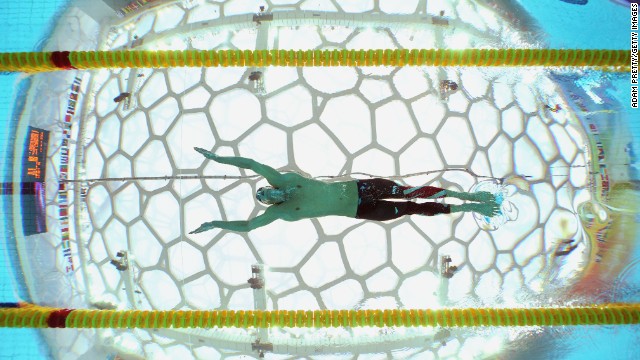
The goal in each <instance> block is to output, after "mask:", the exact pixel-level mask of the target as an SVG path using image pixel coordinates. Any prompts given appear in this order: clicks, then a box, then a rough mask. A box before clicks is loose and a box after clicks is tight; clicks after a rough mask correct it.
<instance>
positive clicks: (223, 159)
mask: <svg viewBox="0 0 640 360" xmlns="http://www.w3.org/2000/svg"><path fill="white" fill-rule="evenodd" d="M194 149H195V150H196V151H197V152H199V153H200V154H202V155H203V156H204V157H206V158H207V159H211V160H213V161H216V162H219V163H221V164H228V165H233V166H237V167H239V168H242V169H249V170H253V171H254V172H255V173H256V174H259V175H262V176H264V177H265V179H267V181H268V182H269V184H271V185H273V186H276V187H278V186H281V185H282V183H283V178H282V174H280V172H278V170H276V169H274V168H272V167H271V166H268V165H265V164H261V163H259V162H257V161H255V160H252V159H249V158H244V157H240V156H218V155H216V154H214V153H212V152H211V151H207V150H205V149H203V148H199V147H194Z"/></svg>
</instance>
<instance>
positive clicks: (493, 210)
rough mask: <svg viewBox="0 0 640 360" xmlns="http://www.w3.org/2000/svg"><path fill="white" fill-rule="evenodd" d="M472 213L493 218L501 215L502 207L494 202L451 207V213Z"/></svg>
mask: <svg viewBox="0 0 640 360" xmlns="http://www.w3.org/2000/svg"><path fill="white" fill-rule="evenodd" d="M461 211H472V212H476V213H479V214H482V215H484V216H488V217H492V216H496V215H499V214H500V206H499V205H498V204H497V203H496V202H494V201H489V202H483V203H469V204H462V205H451V212H452V213H455V212H461Z"/></svg>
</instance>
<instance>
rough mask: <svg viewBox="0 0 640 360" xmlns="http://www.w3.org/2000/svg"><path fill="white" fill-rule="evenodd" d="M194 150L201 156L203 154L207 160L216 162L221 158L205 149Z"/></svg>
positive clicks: (196, 148)
mask: <svg viewBox="0 0 640 360" xmlns="http://www.w3.org/2000/svg"><path fill="white" fill-rule="evenodd" d="M194 149H195V151H197V152H199V153H200V154H202V155H203V156H204V157H206V158H207V159H211V160H216V159H217V158H218V157H219V156H218V155H216V154H214V153H212V152H211V151H208V150H205V149H203V148H199V147H194Z"/></svg>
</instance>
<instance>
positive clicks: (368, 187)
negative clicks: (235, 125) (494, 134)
mask: <svg viewBox="0 0 640 360" xmlns="http://www.w3.org/2000/svg"><path fill="white" fill-rule="evenodd" d="M195 150H196V151H198V152H199V153H201V154H202V155H203V156H204V157H206V158H207V159H210V160H213V161H216V162H218V163H221V164H228V165H233V166H237V167H239V168H242V169H250V170H253V171H254V172H256V173H257V174H259V175H262V176H264V177H265V178H266V179H267V181H268V182H269V184H270V185H271V186H267V187H262V188H260V189H258V190H257V191H256V199H258V201H260V202H261V203H263V204H265V205H270V206H269V207H268V208H267V210H266V211H265V212H264V213H263V214H262V215H259V216H257V217H255V218H253V219H250V220H243V221H211V222H205V223H203V224H202V225H200V227H199V228H197V229H196V230H194V231H192V232H191V234H197V233H201V232H204V231H208V230H211V229H216V228H218V229H226V230H232V231H242V232H245V231H251V230H253V229H257V228H259V227H261V226H265V225H267V224H269V223H271V222H273V221H275V220H278V219H281V220H285V221H296V220H301V219H309V218H316V217H322V216H330V215H336V216H346V217H351V218H356V219H367V220H376V221H386V220H392V219H397V218H399V217H401V216H404V215H423V216H433V215H437V214H450V213H457V212H463V211H473V212H477V213H480V214H482V215H484V216H494V215H497V214H499V212H500V208H499V206H498V204H496V202H495V199H494V196H493V194H491V193H489V192H478V193H466V192H457V191H452V190H446V189H441V188H437V187H433V186H418V187H410V186H404V185H400V184H397V183H396V182H394V181H391V180H387V179H380V178H376V179H368V180H350V181H341V182H324V181H320V180H315V179H309V178H306V177H303V176H301V175H299V174H297V173H280V172H278V171H277V170H275V169H273V168H272V167H270V166H267V165H264V164H261V163H259V162H257V161H255V160H252V159H248V158H243V157H235V156H230V157H227V156H218V155H216V154H214V153H212V152H210V151H207V150H205V149H201V148H195ZM445 197H454V198H457V199H461V200H467V201H474V202H473V203H465V204H461V205H449V204H442V203H437V202H425V203H416V202H412V201H388V200H385V199H393V200H411V199H416V198H421V199H437V198H445Z"/></svg>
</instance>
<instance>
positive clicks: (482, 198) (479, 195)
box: [471, 191, 496, 202]
mask: <svg viewBox="0 0 640 360" xmlns="http://www.w3.org/2000/svg"><path fill="white" fill-rule="evenodd" d="M471 195H472V196H473V201H478V202H492V201H495V200H496V197H495V196H494V195H493V194H492V193H490V192H488V191H478V192H475V193H471Z"/></svg>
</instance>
